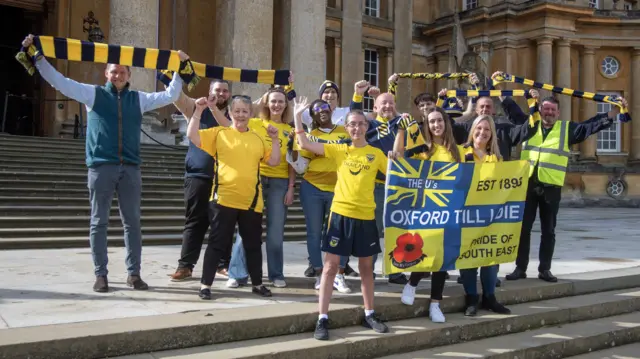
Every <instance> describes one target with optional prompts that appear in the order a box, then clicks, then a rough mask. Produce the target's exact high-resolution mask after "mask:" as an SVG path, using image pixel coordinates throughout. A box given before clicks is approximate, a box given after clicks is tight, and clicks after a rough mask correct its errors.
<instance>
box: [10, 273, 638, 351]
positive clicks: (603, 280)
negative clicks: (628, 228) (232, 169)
mask: <svg viewBox="0 0 640 359" xmlns="http://www.w3.org/2000/svg"><path fill="white" fill-rule="evenodd" d="M563 277H564V278H563V279H561V280H560V281H559V282H558V283H546V282H542V281H540V280H537V279H526V280H520V281H517V282H507V283H506V284H504V285H503V286H502V287H501V288H499V289H498V292H497V296H498V298H499V300H500V301H502V302H503V303H505V304H507V305H508V306H509V308H510V309H511V310H512V314H511V315H496V314H493V313H490V312H487V311H484V310H481V311H480V312H479V313H478V316H476V317H471V318H470V317H465V316H464V315H463V314H462V309H463V306H464V295H463V294H464V292H463V290H462V288H461V286H460V285H457V284H455V279H453V280H452V281H450V282H448V283H447V287H446V289H445V298H444V300H443V301H442V302H441V307H442V309H443V311H444V312H445V313H446V315H447V322H446V323H441V324H436V323H432V322H431V321H430V320H429V319H428V318H427V309H428V306H429V304H428V303H429V301H428V296H427V295H426V294H427V293H428V289H427V288H426V287H427V286H428V284H427V283H428V282H427V281H425V283H422V284H421V285H420V287H419V288H418V293H417V297H416V301H415V303H414V305H413V306H406V305H404V304H401V302H400V298H399V294H400V293H399V292H398V291H399V290H400V289H401V288H397V289H395V288H394V289H391V288H385V285H384V284H380V283H377V284H376V287H377V288H376V311H377V312H378V313H380V314H381V315H382V316H383V318H385V319H386V320H387V324H388V326H389V328H390V331H389V333H385V334H376V333H374V332H373V331H371V330H369V329H365V328H363V327H361V326H360V322H361V320H362V317H363V310H362V307H361V303H362V299H361V297H360V293H354V294H352V295H339V294H334V299H333V300H332V304H331V311H330V313H329V318H330V336H331V338H330V340H329V341H317V340H315V339H313V337H312V332H313V329H314V326H315V322H316V320H317V304H316V301H317V299H316V295H315V293H314V291H313V289H307V286H306V285H301V283H298V284H296V289H295V296H296V297H298V300H299V301H297V302H296V301H292V298H293V295H294V292H288V293H281V294H279V293H276V292H274V294H275V297H274V299H276V300H278V303H273V304H269V305H258V306H250V307H242V308H236V307H231V308H229V309H217V310H190V311H185V312H182V313H176V314H162V315H154V316H142V317H135V318H123V319H112V320H101V321H93V322H82V323H70V324H56V325H48V326H42V327H25V328H14V329H5V330H3V331H2V334H3V335H0V358H27V357H28V358H33V359H35V358H48V359H58V358H114V357H118V356H123V355H126V357H121V359H125V358H127V359H154V358H155V359H158V358H173V359H205V358H216V359H222V358H247V359H248V358H251V359H258V358H260V359H263V358H264V359H267V358H269V359H272V358H274V359H284V358H287V359H289V358H305V359H316V358H317V359H325V358H334V359H335V358H411V359H417V358H420V359H435V358H439V359H454V358H455V359H458V358H493V359H507V358H509V359H515V358H518V359H525V358H531V359H539V358H540V359H546V358H571V357H575V358H583V359H587V358H591V359H593V358H617V359H630V358H636V359H637V358H638V357H639V356H640V311H639V310H640V268H638V267H635V268H627V269H616V270H613V271H597V272H592V273H583V274H573V275H565V276H563ZM307 284H308V283H307ZM174 290H177V289H176V288H174ZM235 291H237V290H235ZM217 292H218V295H219V296H221V295H224V290H217ZM151 293H152V292H149V293H148V294H151ZM148 294H147V295H148ZM189 295H192V294H189ZM302 295H304V299H302V298H301V296H302ZM145 297H146V295H144V296H140V299H141V300H142V299H143V298H145ZM278 297H280V298H278ZM300 299H302V300H301V301H300ZM144 300H153V299H152V298H145V299H144ZM185 300H187V299H185ZM238 309H240V310H238Z"/></svg>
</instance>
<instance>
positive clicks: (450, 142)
mask: <svg viewBox="0 0 640 359" xmlns="http://www.w3.org/2000/svg"><path fill="white" fill-rule="evenodd" d="M405 132H406V131H405V130H403V129H398V134H397V135H396V139H395V142H394V146H393V149H394V152H392V154H391V156H390V158H394V159H396V158H400V157H404V156H405V155H408V156H409V157H411V158H415V159H420V160H430V161H439V162H461V161H462V157H463V155H462V146H458V145H456V140H455V138H454V137H453V129H452V128H451V121H450V120H449V116H447V113H446V112H445V111H444V110H443V109H441V108H439V107H436V108H435V110H433V111H432V112H430V113H429V115H428V116H427V120H426V121H424V123H423V124H422V129H421V131H420V132H421V134H422V136H423V139H424V144H423V145H420V146H418V147H415V148H412V149H411V150H409V151H408V152H406V153H405V152H404V143H405V141H404V135H405ZM427 276H429V273H428V272H412V273H411V277H409V283H407V284H405V286H404V289H403V290H402V297H401V298H400V300H401V301H402V303H404V304H406V305H413V302H414V299H415V296H416V288H417V287H418V283H420V280H421V279H422V278H424V277H427ZM446 276H447V272H446V271H441V272H434V273H433V275H432V277H431V304H430V305H429V318H430V319H431V321H432V322H434V323H444V322H445V317H444V314H443V313H442V310H441V309H440V301H441V300H442V293H443V291H444V283H445V281H446Z"/></svg>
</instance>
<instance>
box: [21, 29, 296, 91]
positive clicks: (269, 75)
mask: <svg viewBox="0 0 640 359" xmlns="http://www.w3.org/2000/svg"><path fill="white" fill-rule="evenodd" d="M39 56H46V57H50V58H55V59H63V60H70V61H87V62H96V63H104V64H107V63H109V64H118V65H125V66H133V67H142V68H147V69H156V70H160V72H161V73H162V75H165V76H167V75H170V74H171V72H178V73H179V74H180V76H181V77H182V78H183V79H184V80H185V82H186V83H187V84H189V89H191V88H192V87H193V86H195V85H196V84H197V83H198V81H199V80H200V78H201V77H207V78H212V79H220V80H226V81H232V82H250V83H261V84H276V85H289V70H246V69H237V68H232V67H222V66H214V65H206V64H202V63H198V62H192V61H185V62H183V63H181V62H180V57H179V56H178V51H175V50H159V49H152V48H140V47H133V46H124V45H110V44H103V43H94V42H89V41H81V40H76V39H68V38H59V37H52V36H35V37H34V41H33V45H31V46H30V47H29V48H28V49H24V48H22V49H21V50H20V52H19V53H18V54H17V55H16V59H17V60H18V61H19V62H20V63H21V64H22V65H23V66H24V67H25V68H26V69H27V72H28V73H29V74H30V75H33V74H34V73H35V68H34V63H35V60H36V59H37V58H38V57H39Z"/></svg>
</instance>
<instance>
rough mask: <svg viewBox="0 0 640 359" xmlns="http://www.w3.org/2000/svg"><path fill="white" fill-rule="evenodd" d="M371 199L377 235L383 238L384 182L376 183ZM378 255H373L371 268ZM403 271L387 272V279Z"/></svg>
mask: <svg viewBox="0 0 640 359" xmlns="http://www.w3.org/2000/svg"><path fill="white" fill-rule="evenodd" d="M373 199H374V201H375V202H376V226H377V227H378V236H379V237H380V238H384V184H381V183H376V187H375V188H374V190H373ZM382 255H385V253H384V241H383V242H382ZM377 260H378V256H373V268H375V267H376V261H377ZM403 275H404V274H403V273H394V274H389V279H393V278H398V277H401V276H403Z"/></svg>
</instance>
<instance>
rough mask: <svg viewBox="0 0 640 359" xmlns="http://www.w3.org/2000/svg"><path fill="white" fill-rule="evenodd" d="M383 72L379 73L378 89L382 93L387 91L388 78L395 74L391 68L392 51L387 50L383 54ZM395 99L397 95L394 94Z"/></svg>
mask: <svg viewBox="0 0 640 359" xmlns="http://www.w3.org/2000/svg"><path fill="white" fill-rule="evenodd" d="M384 59H385V68H386V69H385V71H384V72H380V85H381V86H378V87H380V89H381V90H382V91H389V82H388V81H389V76H391V74H392V73H394V72H396V71H395V69H394V68H393V49H387V51H386V52H385V58H384ZM396 97H397V94H396Z"/></svg>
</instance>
